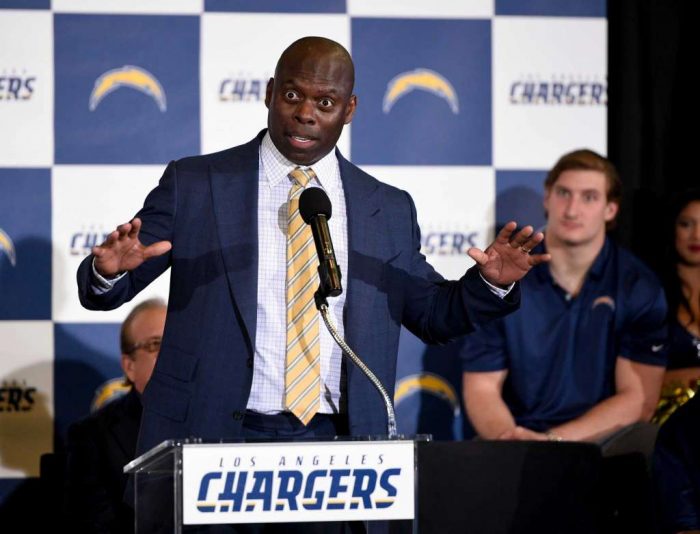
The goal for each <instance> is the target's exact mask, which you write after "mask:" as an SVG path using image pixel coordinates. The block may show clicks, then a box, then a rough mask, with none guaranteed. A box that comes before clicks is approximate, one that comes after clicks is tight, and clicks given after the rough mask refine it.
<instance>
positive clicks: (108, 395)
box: [90, 377, 131, 413]
mask: <svg viewBox="0 0 700 534" xmlns="http://www.w3.org/2000/svg"><path fill="white" fill-rule="evenodd" d="M130 390H131V385H129V384H127V383H126V382H125V381H124V378H123V377H122V378H112V379H111V380H107V382H105V383H103V384H102V385H101V386H100V387H98V388H97V389H96V390H95V396H94V398H93V399H92V404H90V413H92V412H96V411H97V410H99V409H100V408H102V407H103V406H104V405H105V404H108V403H110V402H112V401H113V400H116V399H118V398H119V397H121V396H123V395H126V394H127V393H129V391H130Z"/></svg>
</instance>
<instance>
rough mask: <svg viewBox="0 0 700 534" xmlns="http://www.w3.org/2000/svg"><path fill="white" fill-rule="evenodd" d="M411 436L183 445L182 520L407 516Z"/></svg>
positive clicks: (410, 512) (411, 512)
mask: <svg viewBox="0 0 700 534" xmlns="http://www.w3.org/2000/svg"><path fill="white" fill-rule="evenodd" d="M415 470H416V464H415V447H414V443H413V442H412V441H344V442H338V441H331V442H294V443H226V444H221V443H219V444H196V445H195V444H184V445H183V447H182V513H183V515H182V519H183V524H185V525H203V524H225V523H293V522H302V521H303V522H321V521H353V520H354V521H366V520H395V519H413V518H414V516H415V504H414V503H415V500H414V499H415Z"/></svg>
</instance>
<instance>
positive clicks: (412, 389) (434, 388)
mask: <svg viewBox="0 0 700 534" xmlns="http://www.w3.org/2000/svg"><path fill="white" fill-rule="evenodd" d="M421 392H425V393H430V394H431V395H434V396H435V397H437V398H438V399H440V400H442V401H445V402H446V403H447V404H449V406H450V408H451V409H452V413H454V416H455V417H458V416H459V412H460V402H459V397H458V396H457V392H456V391H455V388H453V387H452V384H450V383H449V382H448V381H447V380H446V379H445V378H443V377H441V376H439V375H436V374H432V373H420V374H416V375H408V376H405V377H403V378H402V379H401V380H399V381H398V382H397V383H396V391H395V393H394V402H395V403H396V404H397V405H398V404H399V403H400V402H401V401H402V400H404V399H405V398H407V397H409V396H410V395H413V394H414V393H421Z"/></svg>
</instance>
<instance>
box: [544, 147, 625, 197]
mask: <svg viewBox="0 0 700 534" xmlns="http://www.w3.org/2000/svg"><path fill="white" fill-rule="evenodd" d="M570 170H584V171H599V172H602V173H603V175H604V176H605V182H606V184H607V191H606V196H607V201H608V202H614V203H615V204H617V205H619V204H620V202H621V201H622V181H621V180H620V175H619V174H618V173H617V169H615V166H614V165H613V164H612V163H611V162H610V160H609V159H607V158H605V157H603V156H601V155H600V154H598V153H597V152H593V151H592V150H589V149H587V148H584V149H580V150H574V151H573V152H569V153H568V154H564V155H563V156H562V157H561V158H559V161H557V163H556V164H555V165H554V167H552V169H551V170H550V171H549V172H548V173H547V178H546V179H545V181H544V187H545V189H547V190H549V189H551V188H552V186H554V184H555V183H556V181H557V180H558V179H559V176H561V174H562V173H563V172H564V171H570Z"/></svg>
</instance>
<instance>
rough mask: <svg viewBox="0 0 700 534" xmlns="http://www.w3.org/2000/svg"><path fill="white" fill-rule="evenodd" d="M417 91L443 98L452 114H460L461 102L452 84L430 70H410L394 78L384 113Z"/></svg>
mask: <svg viewBox="0 0 700 534" xmlns="http://www.w3.org/2000/svg"><path fill="white" fill-rule="evenodd" d="M417 89H419V90H421V91H427V92H429V93H433V94H434V95H436V96H439V97H440V98H443V99H444V100H445V101H446V102H447V103H448V104H449V106H450V109H451V110H452V113H454V114H455V115H457V114H458V113H459V100H458V98H457V92H456V91H455V89H454V87H452V84H451V83H450V82H449V81H448V80H447V78H445V77H444V76H442V75H441V74H439V73H437V72H435V71H433V70H429V69H415V70H409V71H407V72H402V73H401V74H399V75H397V76H394V78H392V79H391V81H390V82H389V83H388V84H387V86H386V92H385V93H384V102H383V103H382V111H383V112H384V113H389V111H391V108H392V107H393V106H394V104H395V103H396V102H397V101H398V100H399V98H401V97H403V96H404V95H407V94H408V93H410V92H412V91H415V90H417Z"/></svg>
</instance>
